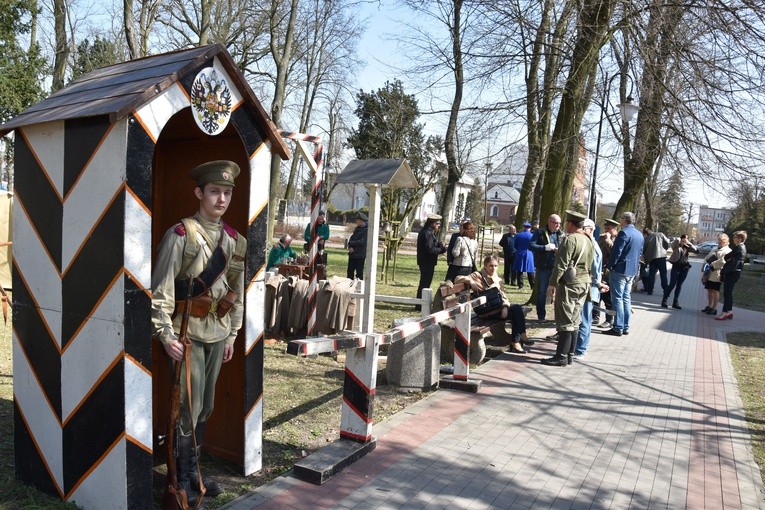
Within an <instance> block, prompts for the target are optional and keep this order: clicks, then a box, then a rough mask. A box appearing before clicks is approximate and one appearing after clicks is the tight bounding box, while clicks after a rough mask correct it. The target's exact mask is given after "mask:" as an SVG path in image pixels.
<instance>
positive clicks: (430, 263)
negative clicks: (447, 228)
mask: <svg viewBox="0 0 765 510" xmlns="http://www.w3.org/2000/svg"><path fill="white" fill-rule="evenodd" d="M440 228H441V216H439V215H438V214H428V217H427V219H426V220H425V226H424V227H422V229H421V230H420V233H419V234H417V265H418V266H419V267H420V282H419V283H418V285H417V298H418V299H419V298H421V297H422V289H424V288H426V287H430V284H431V283H433V274H434V273H435V272H436V264H438V256H439V255H441V254H442V253H444V252H446V246H444V243H443V242H441V241H440V240H439V239H438V230H439V229H440ZM415 309H417V310H420V306H419V305H416V306H415Z"/></svg>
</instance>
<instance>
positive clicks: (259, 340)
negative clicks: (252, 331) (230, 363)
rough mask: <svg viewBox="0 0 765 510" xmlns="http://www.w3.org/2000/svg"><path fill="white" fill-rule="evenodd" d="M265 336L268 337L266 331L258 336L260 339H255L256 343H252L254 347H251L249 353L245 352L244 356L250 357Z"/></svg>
mask: <svg viewBox="0 0 765 510" xmlns="http://www.w3.org/2000/svg"><path fill="white" fill-rule="evenodd" d="M265 336H266V333H265V331H263V332H261V333H260V334H259V335H258V338H256V339H255V341H254V342H252V345H251V346H250V348H249V349H247V352H245V353H244V355H245V356H249V355H250V353H251V352H252V349H253V348H254V347H255V346H256V345H258V343H259V342H261V341H262V340H263V338H264V337H265Z"/></svg>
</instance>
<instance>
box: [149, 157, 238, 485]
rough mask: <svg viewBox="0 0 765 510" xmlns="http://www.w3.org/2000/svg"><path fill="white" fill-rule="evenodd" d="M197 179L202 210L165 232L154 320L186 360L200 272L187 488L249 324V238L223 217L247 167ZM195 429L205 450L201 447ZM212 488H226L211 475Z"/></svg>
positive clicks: (183, 425)
mask: <svg viewBox="0 0 765 510" xmlns="http://www.w3.org/2000/svg"><path fill="white" fill-rule="evenodd" d="M189 175H190V177H191V178H192V179H193V180H194V181H196V184H197V186H196V188H194V195H195V196H196V198H197V199H198V200H199V209H198V210H197V213H196V214H195V215H194V216H192V217H189V218H184V219H183V220H182V221H181V222H180V223H178V224H176V225H175V226H173V227H171V228H170V229H169V230H168V231H167V232H166V233H165V237H164V238H163V239H162V243H161V244H160V247H159V253H158V255H157V260H156V263H155V265H154V270H153V274H152V282H151V286H152V308H151V312H152V314H151V315H152V325H153V329H154V335H155V337H156V338H157V339H159V340H160V341H161V342H162V346H163V347H164V349H165V352H166V353H167V355H168V356H169V357H170V358H172V359H173V360H175V361H176V362H180V361H182V360H183V359H184V345H183V343H181V342H180V341H179V336H178V335H179V330H180V323H181V319H182V316H183V308H184V307H185V306H187V303H186V302H185V300H186V298H187V296H188V286H189V277H190V276H194V277H195V280H194V283H193V292H192V296H193V299H192V302H191V305H190V306H191V312H190V319H189V324H188V331H187V335H188V337H189V339H190V340H191V366H190V367H187V366H185V363H184V366H183V369H182V373H181V382H182V384H181V419H180V431H179V448H178V457H177V458H176V463H177V469H178V482H179V484H180V485H181V487H182V488H185V489H186V491H187V493H188V491H189V489H190V488H194V489H196V488H198V487H199V479H198V470H197V462H198V456H199V453H200V451H201V447H202V444H203V442H204V434H205V428H206V425H207V419H208V418H209V417H210V414H211V413H212V411H213V404H214V402H215V383H216V381H217V379H218V374H219V373H220V368H221V364H222V363H226V362H228V361H230V360H231V358H232V356H233V354H234V340H235V339H236V335H237V332H238V331H239V328H240V327H241V326H242V315H243V306H242V298H243V293H244V261H245V254H246V251H247V241H246V239H245V238H244V237H243V236H242V235H241V234H239V233H238V232H237V231H236V230H234V229H233V228H232V227H230V226H229V225H227V224H225V223H224V222H223V221H222V220H221V218H222V216H223V214H224V213H225V212H226V210H227V209H228V206H229V204H230V203H231V195H232V192H233V189H234V179H235V178H236V176H237V175H239V166H238V165H237V164H236V163H234V162H232V161H211V162H209V163H205V164H203V165H199V166H198V167H196V168H194V169H193V170H191V172H190V174H189ZM186 370H190V371H191V400H192V405H191V410H189V408H188V396H187V395H188V393H187V388H186ZM192 430H194V432H195V436H196V444H197V449H196V451H193V444H194V441H193V439H192ZM204 485H205V486H206V488H207V495H208V496H211V497H214V496H217V495H218V494H220V493H221V492H222V487H220V486H219V485H218V484H217V483H215V482H212V481H209V480H207V481H205V483H204Z"/></svg>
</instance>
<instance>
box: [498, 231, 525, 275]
mask: <svg viewBox="0 0 765 510" xmlns="http://www.w3.org/2000/svg"><path fill="white" fill-rule="evenodd" d="M515 232H516V230H515V225H510V226H509V227H508V231H507V234H505V235H503V236H502V239H500V240H499V245H500V246H501V247H502V255H503V257H504V259H505V285H516V284H518V285H520V279H521V278H520V276H518V275H516V274H515V271H513V262H514V261H515Z"/></svg>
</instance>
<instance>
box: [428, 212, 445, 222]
mask: <svg viewBox="0 0 765 510" xmlns="http://www.w3.org/2000/svg"><path fill="white" fill-rule="evenodd" d="M441 218H442V216H441V215H440V214H433V213H431V214H428V220H430V221H438V220H440V219H441Z"/></svg>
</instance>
